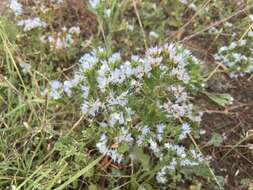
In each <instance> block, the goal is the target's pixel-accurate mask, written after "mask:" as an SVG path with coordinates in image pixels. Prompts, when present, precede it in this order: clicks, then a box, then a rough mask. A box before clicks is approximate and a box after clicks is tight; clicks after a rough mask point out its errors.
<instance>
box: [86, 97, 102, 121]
mask: <svg viewBox="0 0 253 190" xmlns="http://www.w3.org/2000/svg"><path fill="white" fill-rule="evenodd" d="M101 106H102V103H101V102H100V100H99V99H97V100H96V101H95V102H94V103H93V104H92V105H91V107H90V110H89V113H90V114H91V115H92V116H93V117H94V116H95V115H96V113H97V112H98V110H99V108H100V107H101Z"/></svg>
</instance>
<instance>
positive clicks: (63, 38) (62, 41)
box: [40, 26, 80, 49]
mask: <svg viewBox="0 0 253 190" xmlns="http://www.w3.org/2000/svg"><path fill="white" fill-rule="evenodd" d="M79 34H80V28H79V27H78V26H77V27H76V26H73V27H71V28H69V29H67V28H66V27H63V28H62V31H61V32H58V33H56V34H55V35H49V34H46V35H43V36H41V37H40V40H41V42H42V43H44V44H49V46H50V48H51V49H65V48H69V47H71V45H73V43H74V42H75V38H76V37H78V36H79Z"/></svg>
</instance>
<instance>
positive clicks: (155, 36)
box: [149, 31, 159, 38]
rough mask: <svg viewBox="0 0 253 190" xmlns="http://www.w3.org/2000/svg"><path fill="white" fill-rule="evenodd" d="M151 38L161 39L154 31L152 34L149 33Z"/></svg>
mask: <svg viewBox="0 0 253 190" xmlns="http://www.w3.org/2000/svg"><path fill="white" fill-rule="evenodd" d="M149 36H151V37H154V38H159V34H158V33H156V32H154V31H151V32H150V33H149Z"/></svg>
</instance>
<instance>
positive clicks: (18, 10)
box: [9, 0, 23, 16]
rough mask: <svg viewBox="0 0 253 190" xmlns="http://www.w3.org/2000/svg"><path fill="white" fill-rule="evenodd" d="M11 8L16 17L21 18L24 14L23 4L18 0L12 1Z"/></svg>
mask: <svg viewBox="0 0 253 190" xmlns="http://www.w3.org/2000/svg"><path fill="white" fill-rule="evenodd" d="M9 7H10V9H11V10H12V11H13V12H14V14H15V16H19V15H21V14H22V12H23V7H22V4H21V3H19V2H18V0H11V1H10V5H9Z"/></svg>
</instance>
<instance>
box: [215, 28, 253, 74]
mask: <svg viewBox="0 0 253 190" xmlns="http://www.w3.org/2000/svg"><path fill="white" fill-rule="evenodd" d="M252 43H253V32H249V33H248V34H247V36H246V37H245V39H240V40H239V41H236V42H231V43H230V44H229V45H228V46H223V47H220V48H219V50H218V53H217V54H216V55H215V59H216V60H218V61H222V62H223V63H224V64H225V65H226V66H227V67H228V68H229V71H230V76H231V77H238V76H244V75H245V74H246V73H252V72H253V64H252V63H253V53H252V50H253V49H252Z"/></svg>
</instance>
